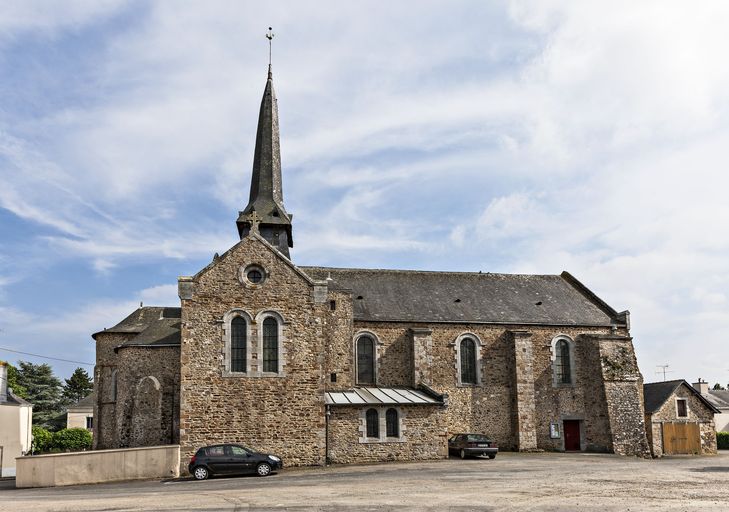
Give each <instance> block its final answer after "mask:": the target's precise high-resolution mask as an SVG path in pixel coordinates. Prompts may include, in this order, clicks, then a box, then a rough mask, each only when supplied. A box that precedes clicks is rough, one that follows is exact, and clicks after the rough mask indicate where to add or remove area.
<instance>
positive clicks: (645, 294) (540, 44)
mask: <svg viewBox="0 0 729 512" xmlns="http://www.w3.org/2000/svg"><path fill="white" fill-rule="evenodd" d="M262 4H264V2H260V1H255V2H242V1H228V2H223V1H218V2H216V1H205V2H202V1H198V2H182V1H180V2H162V1H159V2H145V1H127V2H117V1H100V0H89V1H64V2H60V1H28V0H18V1H14V0H5V1H4V2H3V6H2V9H0V77H2V78H1V79H0V347H3V348H6V349H7V348H9V349H13V350H20V351H25V352H31V353H37V354H44V355H49V356H54V357H60V358H65V359H72V360H78V361H86V362H93V361H94V345H93V341H92V340H91V338H90V333H92V332H95V331H97V330H100V329H102V328H104V327H110V326H112V325H114V324H115V323H117V322H118V321H119V320H120V319H121V318H123V317H124V316H126V315H127V314H128V313H129V312H131V311H132V310H133V309H134V308H135V307H137V306H138V305H139V302H140V301H144V303H145V305H176V304H178V303H179V301H178V299H177V294H176V279H177V276H179V275H190V274H193V273H195V272H196V271H197V270H199V269H200V268H201V267H203V266H204V265H206V264H207V263H208V262H209V261H210V260H211V258H212V255H213V254H214V253H215V252H223V251H225V250H226V249H227V248H229V247H230V246H231V245H233V244H234V243H235V242H236V239H237V232H236V227H235V219H236V216H237V212H238V210H239V209H242V207H243V206H245V204H246V202H247V201H246V200H247V195H248V186H249V182H250V171H251V163H252V160H253V144H254V137H255V126H256V116H257V110H258V106H259V102H260V97H261V94H262V92H263V87H264V85H265V78H266V65H267V61H268V44H267V41H266V39H265V38H264V34H265V32H266V29H267V27H268V26H269V25H272V26H273V27H274V32H275V34H276V36H275V39H274V48H273V54H274V57H273V59H274V82H275V84H276V90H277V94H278V97H279V111H280V117H281V136H282V161H283V169H284V170H283V178H284V197H285V200H286V206H287V209H288V211H290V212H293V213H294V214H295V217H294V219H295V221H294V235H295V236H294V239H295V242H296V245H295V247H294V249H293V250H292V258H293V260H294V261H295V262H296V263H298V264H302V265H312V264H316V265H331V266H344V267H347V266H362V267H377V268H408V269H430V270H461V271H479V270H482V271H484V272H487V271H489V272H509V273H511V272H514V273H539V274H552V273H559V272H561V271H562V270H568V271H569V272H571V273H572V274H574V275H575V276H576V277H577V278H578V279H580V280H581V281H583V282H584V283H585V284H587V285H588V286H589V287H591V288H592V289H593V290H594V291H595V292H596V293H597V294H598V295H599V296H600V297H602V298H603V299H605V300H606V301H607V302H608V303H610V304H611V305H612V306H613V307H615V309H617V310H624V309H629V310H630V311H631V319H632V325H633V327H632V333H633V336H634V338H635V346H636V349H637V353H638V361H639V363H640V367H641V370H642V372H643V374H644V376H645V379H646V381H653V380H659V379H662V376H660V375H657V374H656V366H657V365H661V364H669V365H670V368H669V370H671V371H672V373H670V374H668V376H669V377H671V378H686V379H687V380H691V381H693V380H695V379H696V378H697V377H703V378H704V379H706V380H708V381H710V382H711V383H712V384H713V383H714V382H717V381H718V382H721V383H722V384H724V385H726V384H727V383H728V382H729V357H728V356H729V348H728V347H729V345H728V344H727V337H728V334H729V296H728V294H729V292H728V290H729V192H728V191H729V175H728V174H727V169H726V166H727V164H726V161H727V150H728V148H729V66H727V65H726V61H727V59H726V53H727V50H729V31H727V30H726V20H727V19H729V3H726V2H722V1H717V2H712V1H703V2H700V3H687V2H679V1H675V2H666V1H655V2H651V1H644V2H635V1H634V0H631V1H627V2H617V1H609V2H608V1H604V2H588V1H580V2H575V1H567V2H560V1H550V2H545V1H539V2H529V1H524V2H522V1H515V2H483V1H480V0H479V1H473V2H466V1H462V2H424V1H420V0H419V1H417V2H415V1H411V2H406V1H402V2H391V1H387V2H386V1H369V2H346V3H345V2H330V3H326V2H323V1H317V2H302V1H295V2H294V1H292V2H276V3H275V4H274V2H267V3H266V4H268V5H266V6H264V5H262ZM272 4H273V5H272ZM0 358H5V359H8V360H10V361H11V362H14V361H16V360H17V359H18V358H21V359H26V360H32V361H35V362H41V360H40V359H36V358H33V357H30V356H20V355H17V354H14V353H11V352H7V351H3V350H0ZM52 364H53V366H54V368H55V369H56V371H57V373H58V374H59V375H61V376H64V377H67V376H68V375H69V374H70V372H71V371H72V370H73V368H75V367H76V366H77V365H76V364H72V363H69V364H66V363H60V362H54V363H52ZM87 368H89V369H90V367H87Z"/></svg>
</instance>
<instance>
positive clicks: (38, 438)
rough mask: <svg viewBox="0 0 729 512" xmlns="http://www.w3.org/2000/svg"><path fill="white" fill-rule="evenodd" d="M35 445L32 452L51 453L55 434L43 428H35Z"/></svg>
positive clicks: (32, 446)
mask: <svg viewBox="0 0 729 512" xmlns="http://www.w3.org/2000/svg"><path fill="white" fill-rule="evenodd" d="M32 432H33V444H32V445H31V451H32V452H33V453H43V452H47V451H49V450H50V449H51V448H52V447H53V433H52V432H49V431H48V430H46V429H44V428H43V427H33V430H32Z"/></svg>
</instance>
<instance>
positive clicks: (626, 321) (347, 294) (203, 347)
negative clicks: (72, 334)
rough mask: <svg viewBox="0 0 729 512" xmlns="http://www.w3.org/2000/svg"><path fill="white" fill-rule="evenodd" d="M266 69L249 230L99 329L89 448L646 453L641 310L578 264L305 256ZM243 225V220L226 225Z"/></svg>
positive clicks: (328, 456) (353, 456) (295, 458)
mask: <svg viewBox="0 0 729 512" xmlns="http://www.w3.org/2000/svg"><path fill="white" fill-rule="evenodd" d="M278 123H279V120H278V108H277V103H276V96H275V92H274V89H273V77H272V74H271V70H270V68H269V72H268V79H267V82H266V87H265V90H264V94H263V99H262V101H261V108H260V114H259V120H258V131H257V135H256V146H255V153H254V158H253V172H252V178H251V188H250V199H249V202H248V205H247V206H246V207H245V208H244V209H243V210H242V211H240V212H238V217H237V219H236V225H237V232H238V233H237V234H238V236H239V238H240V240H239V241H237V242H236V243H235V244H233V245H232V247H231V248H230V249H229V250H227V251H226V252H225V253H223V254H221V255H218V254H215V256H214V257H213V258H212V261H211V262H210V264H209V265H207V266H206V267H205V268H203V269H201V270H200V271H199V272H197V273H196V274H195V275H192V276H183V277H180V278H179V280H178V295H179V297H180V305H179V306H180V307H140V308H139V309H138V310H136V311H134V312H132V313H131V314H130V315H129V316H128V317H127V318H125V319H124V320H122V321H121V322H120V323H119V324H117V325H116V326H114V327H112V328H110V329H105V330H104V331H101V332H97V333H96V334H94V335H93V337H94V339H95V341H96V369H95V379H94V387H95V393H96V404H95V410H94V417H95V437H94V443H95V448H118V447H132V446H145V445H152V444H164V443H177V442H179V444H180V445H181V447H182V456H183V460H188V457H189V456H190V455H192V454H193V453H194V451H195V450H196V449H197V448H198V447H200V446H204V445H207V444H213V443H221V442H239V443H243V444H246V445H250V446H252V447H253V448H255V449H258V450H263V451H267V452H269V453H276V454H279V455H281V456H282V457H283V458H284V460H285V463H286V464H287V465H289V466H291V465H294V466H295V465H319V464H325V463H326V462H337V463H349V462H366V461H388V460H417V459H434V458H441V457H447V444H446V441H447V439H448V436H449V435H451V434H453V433H457V432H484V433H486V434H488V435H489V436H491V437H492V438H494V439H495V440H496V441H497V442H498V444H499V446H500V447H502V448H503V449H512V450H523V451H527V450H554V451H599V452H614V453H619V454H624V455H647V454H648V453H649V449H648V443H647V440H646V435H645V424H644V416H643V397H642V392H643V378H642V376H641V374H640V372H639V370H638V365H637V361H636V358H635V351H634V348H633V339H632V337H631V336H630V315H629V313H628V312H627V311H622V312H618V311H617V310H615V309H613V308H612V307H611V306H610V305H608V304H607V303H605V302H604V301H603V300H601V299H600V298H599V297H597V295H595V293H593V292H592V291H591V290H589V289H588V288H587V287H586V286H585V285H583V284H582V283H581V282H580V281H578V280H577V279H576V278H575V277H574V276H572V275H570V274H569V273H567V272H563V273H561V274H559V275H516V274H497V273H491V272H483V273H482V272H428V271H412V270H378V269H358V268H329V267H318V266H300V265H297V264H296V263H294V261H293V259H292V257H291V254H290V251H289V249H290V248H292V247H293V246H294V244H293V230H292V224H291V222H292V215H291V214H290V213H289V212H288V211H287V210H286V209H285V207H284V202H283V192H282V176H281V157H280V141H279V129H278ZM231 228H232V226H231Z"/></svg>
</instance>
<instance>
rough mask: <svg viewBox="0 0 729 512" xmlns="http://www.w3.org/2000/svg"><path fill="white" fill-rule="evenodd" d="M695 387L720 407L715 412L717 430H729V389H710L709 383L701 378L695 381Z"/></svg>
mask: <svg viewBox="0 0 729 512" xmlns="http://www.w3.org/2000/svg"><path fill="white" fill-rule="evenodd" d="M694 388H695V389H696V390H697V391H698V392H699V393H701V396H703V397H704V398H706V400H708V401H709V403H711V405H713V406H714V407H716V408H717V409H719V412H718V413H717V414H714V425H715V427H716V431H717V432H729V391H727V390H726V389H709V383H708V382H706V381H703V380H701V379H700V378H699V381H698V382H694Z"/></svg>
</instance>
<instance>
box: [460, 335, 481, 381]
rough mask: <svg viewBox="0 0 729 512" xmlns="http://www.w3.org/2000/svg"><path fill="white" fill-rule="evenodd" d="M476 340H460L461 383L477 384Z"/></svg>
mask: <svg viewBox="0 0 729 512" xmlns="http://www.w3.org/2000/svg"><path fill="white" fill-rule="evenodd" d="M477 383H478V381H477V375H476V342H475V341H473V340H472V339H471V338H463V339H462V340H461V384H477Z"/></svg>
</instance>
